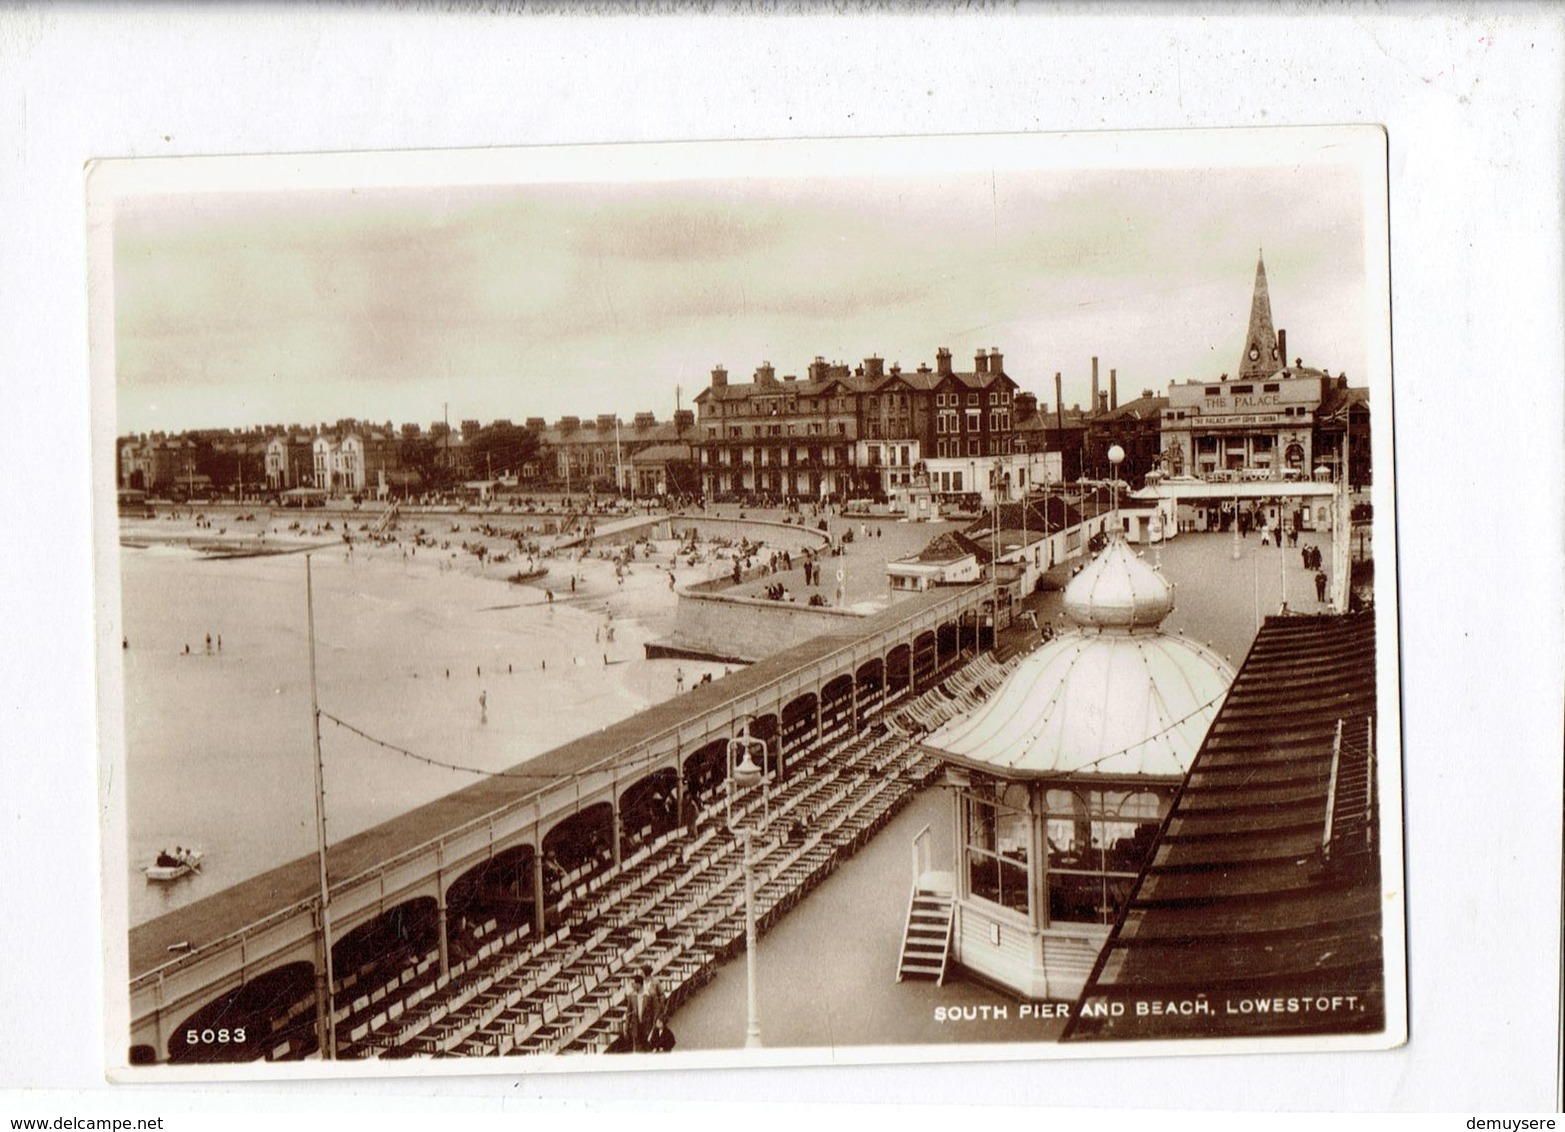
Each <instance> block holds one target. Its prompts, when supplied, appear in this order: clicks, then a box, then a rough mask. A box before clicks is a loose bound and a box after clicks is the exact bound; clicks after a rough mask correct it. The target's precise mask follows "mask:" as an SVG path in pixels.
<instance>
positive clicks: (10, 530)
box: [0, 4, 1565, 1127]
mask: <svg viewBox="0 0 1565 1132" xmlns="http://www.w3.org/2000/svg"><path fill="white" fill-rule="evenodd" d="M1301 10H1302V9H1287V10H1284V11H1282V12H1281V13H1278V12H1276V11H1274V10H1272V9H1262V8H1259V7H1256V8H1250V7H1242V8H1232V9H1194V8H1189V7H1185V8H1175V7H1171V6H1169V7H1162V6H1154V7H1152V8H1150V9H1143V8H1131V7H1121V8H1112V9H1108V10H1106V11H1104V12H1098V11H1096V10H1094V11H1092V12H1090V13H1089V12H1087V11H1086V10H1080V9H1065V10H1059V9H1049V10H1044V9H1033V8H1029V9H1024V10H1022V11H1020V12H1016V11H1007V12H1004V13H1001V14H990V13H976V14H974V13H965V12H964V13H961V14H944V13H942V14H936V15H927V16H917V17H908V16H900V15H875V16H868V17H841V16H833V15H829V14H823V13H820V12H815V11H812V12H810V13H809V14H808V15H798V14H790V15H783V16H776V17H771V18H766V19H757V18H753V17H738V16H732V15H725V16H720V17H705V18H696V17H681V18H674V17H669V16H650V17H639V18H605V17H602V16H599V17H594V18H571V19H560V18H545V17H539V16H532V15H516V14H511V13H505V14H490V13H488V12H482V13H479V12H457V13H449V12H438V13H437V12H429V11H417V10H413V9H408V10H398V9H382V10H378V11H377V10H348V9H345V8H344V9H328V10H324V11H322V10H316V9H302V8H301V9H293V8H289V9H286V10H284V9H282V8H272V7H267V6H261V5H247V6H238V5H236V6H233V7H232V8H228V7H211V8H198V9H195V10H185V9H183V8H174V7H160V8H149V9H140V8H134V7H127V8H109V7H71V8H62V7H50V8H41V7H30V8H24V9H20V10H8V11H5V12H0V204H3V206H4V207H3V212H0V215H3V218H4V219H3V222H0V407H3V410H4V413H5V418H4V419H5V431H4V439H3V441H0V538H3V539H4V540H5V541H4V545H3V546H0V868H3V870H4V872H3V875H4V876H5V878H6V879H5V881H4V883H3V885H0V903H3V906H0V994H3V999H0V1006H3V1015H0V1118H3V1117H9V1116H14V1115H57V1114H59V1113H62V1112H65V1113H71V1112H75V1113H78V1114H87V1113H89V1112H95V1111H109V1110H124V1109H127V1108H129V1109H134V1110H136V1112H135V1114H136V1115H147V1114H149V1113H152V1112H157V1111H173V1110H175V1109H188V1108H198V1109H199V1108H210V1107H214V1106H215V1107H217V1108H228V1109H243V1110H245V1111H246V1112H248V1113H249V1114H250V1115H251V1117H252V1118H254V1117H255V1116H256V1115H257V1114H264V1113H267V1112H271V1111H274V1110H280V1109H282V1108H284V1107H287V1108H291V1109H294V1110H298V1109H300V1108H303V1109H305V1110H306V1111H309V1110H315V1109H319V1108H323V1107H336V1106H342V1105H348V1104H353V1105H356V1106H363V1105H364V1104H366V1103H369V1104H373V1105H374V1106H376V1107H384V1106H386V1105H388V1104H395V1105H397V1106H398V1107H399V1108H401V1109H402V1110H403V1111H404V1113H407V1112H409V1111H410V1110H411V1108H413V1107H417V1106H419V1105H420V1104H421V1102H425V1101H426V1100H427V1099H428V1098H430V1097H432V1096H434V1095H436V1094H439V1095H441V1096H444V1097H446V1098H452V1099H456V1098H465V1099H467V1100H468V1101H469V1102H471V1103H473V1104H475V1105H476V1108H477V1110H478V1112H480V1113H483V1112H491V1113H492V1112H495V1111H496V1110H497V1107H498V1105H499V1104H500V1103H502V1102H501V1101H500V1100H498V1098H504V1102H503V1103H504V1104H506V1105H508V1106H509V1105H514V1104H516V1103H518V1102H519V1101H521V1100H524V1099H541V1100H546V1101H559V1100H566V1101H571V1100H579V1099H580V1098H585V1097H593V1098H599V1099H602V1100H611V1101H630V1100H651V1101H654V1102H656V1103H660V1104H674V1103H684V1102H689V1101H700V1100H708V1099H742V1100H745V1101H748V1102H752V1103H753V1102H756V1101H769V1100H776V1101H799V1100H805V1099H808V1100H810V1101H817V1102H820V1101H826V1102H849V1101H888V1102H943V1103H950V1104H973V1103H994V1104H1013V1105H1017V1104H1040V1105H1041V1104H1050V1105H1070V1106H1073V1107H1082V1106H1096V1105H1112V1106H1114V1107H1116V1108H1143V1107H1146V1108H1157V1109H1165V1110H1167V1109H1187V1108H1220V1109H1227V1108H1247V1109H1261V1110H1276V1109H1301V1110H1308V1109H1367V1110H1406V1111H1423V1110H1452V1111H1464V1112H1489V1113H1493V1112H1497V1111H1519V1110H1540V1109H1547V1108H1553V1107H1554V1106H1555V1095H1556V1094H1555V1088H1556V1085H1555V1082H1556V1073H1557V1070H1558V1061H1559V1045H1558V1041H1557V1039H1558V1018H1559V1004H1560V998H1559V970H1560V967H1559V942H1560V908H1559V896H1560V878H1561V855H1560V827H1561V799H1562V793H1561V714H1562V703H1561V699H1562V696H1561V689H1562V677H1565V665H1562V659H1561V657H1562V647H1561V646H1562V640H1565V612H1562V609H1565V602H1562V584H1561V583H1562V562H1565V553H1562V551H1565V524H1562V514H1565V500H1562V489H1561V484H1562V477H1561V473H1562V468H1561V464H1562V456H1565V443H1562V441H1565V398H1562V386H1565V365H1562V351H1561V310H1562V306H1561V296H1562V287H1561V242H1560V241H1561V224H1560V220H1561V197H1560V188H1561V183H1560V182H1561V167H1562V146H1561V129H1562V124H1565V119H1562V116H1561V95H1560V92H1561V89H1562V78H1565V75H1562V66H1561V64H1562V30H1565V17H1562V15H1561V14H1560V10H1559V9H1558V8H1548V7H1545V6H1542V5H1538V6H1533V5H1526V6H1510V7H1503V6H1486V5H1475V6H1472V7H1471V8H1464V7H1458V6H1455V5H1446V6H1425V5H1417V6H1415V5H1405V6H1404V5H1398V4H1391V5H1389V6H1383V7H1381V8H1378V9H1374V10H1371V9H1367V8H1359V7H1354V8H1350V9H1343V10H1335V11H1332V12H1330V13H1329V14H1326V15H1318V14H1317V15H1301V14H1298V13H1299V11H1301ZM1347 122H1374V123H1380V124H1383V125H1384V126H1385V127H1386V128H1387V130H1388V131H1389V136H1390V155H1391V156H1390V184H1391V230H1392V240H1393V246H1392V277H1393V305H1394V312H1395V314H1394V324H1393V331H1394V337H1393V348H1394V360H1395V373H1396V378H1395V380H1396V388H1395V412H1396V422H1395V428H1396V436H1395V440H1396V478H1397V487H1398V496H1399V534H1400V540H1401V547H1400V553H1401V560H1400V581H1401V596H1402V655H1403V668H1402V679H1403V696H1404V701H1403V714H1404V758H1405V783H1406V785H1405V803H1406V808H1407V840H1408V862H1409V874H1410V875H1409V886H1408V893H1409V896H1408V905H1407V907H1408V935H1409V940H1410V952H1411V953H1410V980H1411V981H1410V993H1411V998H1412V1003H1411V1005H1412V1023H1411V1024H1412V1038H1411V1042H1410V1044H1409V1045H1408V1046H1407V1047H1406V1048H1404V1049H1401V1050H1397V1051H1393V1052H1390V1053H1378V1054H1352V1055H1350V1054H1330V1055H1327V1054H1317V1055H1308V1056H1304V1055H1297V1056H1287V1057H1281V1056H1247V1057H1242V1058H1150V1059H1138V1060H1135V1061H1128V1062H1127V1061H1096V1062H1082V1063H1076V1062H1068V1063H1053V1064H1048V1065H1044V1066H1037V1065H1025V1064H1024V1065H1010V1066H992V1065H981V1064H971V1063H970V1064H964V1065H961V1066H919V1067H908V1068H903V1067H883V1068H855V1069H841V1068H836V1069H834V1068H820V1069H787V1070H782V1069H777V1070H766V1071H751V1072H738V1071H709V1072H700V1073H683V1074H678V1075H672V1074H664V1073H659V1074H647V1073H636V1074H619V1075H604V1074H591V1075H585V1074H574V1075H568V1076H530V1077H527V1078H525V1079H523V1080H522V1081H521V1083H520V1084H518V1083H517V1082H516V1081H515V1080H514V1079H510V1078H460V1079H452V1080H444V1081H436V1080H433V1079H428V1078H425V1079H417V1080H401V1081H394V1082H376V1083H365V1082H357V1083H347V1082H336V1083H310V1084H305V1083H295V1084H291V1085H289V1086H287V1087H285V1088H279V1087H276V1086H244V1087H240V1086H234V1087H230V1088H226V1089H224V1090H223V1091H221V1092H217V1091H215V1090H212V1089H205V1088H203V1089H199V1090H196V1089H190V1088H185V1089H179V1090H174V1089H158V1090H150V1089H147V1088H143V1087H136V1088H126V1087H116V1088H115V1089H113V1090H112V1091H111V1090H110V1089H109V1087H108V1086H106V1085H104V1084H103V1083H102V1050H103V1048H104V1038H103V1033H102V1021H101V1014H102V1007H101V1004H102V1001H103V997H102V996H103V985H102V979H103V975H102V965H103V964H102V952H101V950H100V947H101V943H100V927H99V901H98V883H99V876H98V872H99V870H98V832H97V830H98V824H97V813H96V801H95V800H96V798H97V797H98V796H99V794H98V792H99V784H98V783H97V781H96V758H95V754H94V751H95V744H96V735H95V722H94V720H95V691H94V684H93V680H94V677H93V672H94V655H95V654H94V650H95V647H96V646H95V637H94V629H93V612H94V599H93V592H92V546H91V539H90V535H91V523H90V515H89V472H90V468H91V458H92V456H91V453H90V450H89V444H88V438H89V429H88V424H89V406H90V398H89V390H88V382H87V376H86V375H87V354H86V334H85V327H86V307H85V283H84V270H85V252H84V241H85V231H84V216H83V201H84V185H83V164H84V162H86V161H87V160H88V159H90V158H94V157H151V156H161V155H186V154H223V153H260V152H289V151H310V152H316V151H333V150H372V149H406V148H419V147H452V146H487V145H519V144H538V143H566V142H621V141H656V140H660V139H671V138H677V139H714V138H729V137H755V138H783V137H808V136H868V135H876V134H895V133H902V134H947V133H966V132H1011V131H1038V130H1048V131H1053V130H1092V129H1104V128H1132V127H1135V128H1153V127H1180V126H1238V125H1246V126H1266V125H1278V124H1338V123H1347ZM1279 222H1285V218H1280V219H1279ZM1383 440H1384V438H1382V437H1377V442H1383ZM7 1087H9V1089H10V1090H12V1091H10V1092H9V1093H8V1092H6V1091H5V1090H6V1089H7ZM23 1088H29V1089H37V1088H43V1089H49V1090H67V1092H64V1093H50V1094H47V1095H44V1096H38V1095H25V1096H24V1095H23V1094H21V1093H19V1092H16V1091H15V1090H19V1089H23ZM445 1103H448V1104H449V1103H450V1101H449V1100H448V1101H446V1102H445ZM24 1105H25V1108H24V1107H23V1106H24ZM571 1111H577V1110H575V1109H572V1110H571ZM535 1118H536V1119H552V1118H551V1117H550V1116H549V1115H547V1114H546V1113H539V1114H536V1117H535ZM561 1118H562V1119H563V1117H561ZM404 1119H412V1118H411V1117H407V1116H405V1117H404ZM523 1119H529V1118H528V1117H523ZM1088 1119H1090V1118H1088ZM171 1126H172V1125H171ZM1452 1126H1453V1127H1456V1126H1459V1125H1458V1123H1457V1122H1452Z"/></svg>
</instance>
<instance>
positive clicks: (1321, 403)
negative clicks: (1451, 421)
mask: <svg viewBox="0 0 1565 1132" xmlns="http://www.w3.org/2000/svg"><path fill="white" fill-rule="evenodd" d="M1287 357H1288V339H1287V331H1285V330H1274V329H1273V325H1272V310H1271V294H1270V288H1269V286H1268V283H1267V279H1266V264H1265V262H1264V260H1262V261H1257V263H1256V267H1255V289H1254V292H1253V295H1252V298H1251V304H1250V322H1249V326H1248V328H1247V330H1246V333H1245V339H1244V346H1243V348H1242V352H1241V355H1240V358H1239V366H1238V369H1237V370H1236V371H1235V372H1236V373H1237V376H1235V377H1230V376H1229V375H1228V374H1223V375H1222V376H1220V377H1219V378H1218V379H1217V380H1215V381H1186V382H1176V383H1174V384H1172V385H1170V386H1169V390H1168V398H1167V404H1166V407H1165V408H1164V409H1163V411H1162V414H1161V422H1160V428H1159V438H1158V448H1159V452H1158V455H1159V467H1158V470H1159V471H1161V472H1162V473H1163V474H1165V475H1168V476H1173V477H1193V478H1196V479H1201V480H1207V481H1216V482H1228V481H1236V482H1245V481H1301V480H1309V479H1314V478H1328V479H1333V480H1334V479H1336V478H1338V474H1339V472H1342V471H1346V472H1347V474H1348V476H1349V478H1350V482H1352V483H1354V484H1355V485H1362V484H1366V483H1368V482H1369V391H1368V390H1367V389H1354V388H1352V387H1350V386H1349V385H1348V381H1347V375H1346V374H1338V375H1337V376H1336V377H1333V376H1332V375H1331V374H1330V373H1328V372H1327V371H1325V370H1323V369H1318V368H1316V367H1313V366H1307V365H1305V364H1304V361H1303V359H1302V358H1295V359H1294V360H1293V362H1292V363H1291V364H1289V362H1288V360H1287ZM1355 449H1356V450H1357V451H1356V452H1355Z"/></svg>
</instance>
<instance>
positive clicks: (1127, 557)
mask: <svg viewBox="0 0 1565 1132" xmlns="http://www.w3.org/2000/svg"><path fill="white" fill-rule="evenodd" d="M1064 604H1065V615H1066V616H1067V617H1069V618H1070V619H1071V620H1072V621H1074V622H1076V624H1078V625H1083V626H1091V627H1093V628H1098V629H1106V628H1115V629H1134V628H1151V627H1155V626H1157V625H1160V624H1162V621H1163V618H1165V617H1167V616H1168V615H1169V614H1170V613H1171V612H1173V609H1174V586H1173V583H1171V582H1170V581H1169V580H1168V579H1167V578H1165V577H1163V575H1162V574H1160V573H1158V572H1157V571H1156V570H1154V569H1153V568H1152V567H1150V566H1148V565H1147V564H1146V563H1145V562H1144V561H1142V560H1141V559H1140V558H1139V557H1137V556H1136V554H1135V552H1134V551H1132V550H1131V549H1130V545H1129V544H1128V543H1127V542H1125V540H1124V539H1123V538H1121V537H1115V538H1111V539H1110V540H1109V544H1108V546H1107V547H1105V548H1104V550H1103V552H1102V553H1101V554H1099V555H1098V556H1097V557H1096V558H1094V559H1092V561H1090V562H1088V563H1087V564H1086V565H1085V566H1083V567H1082V569H1081V572H1080V573H1078V574H1077V575H1076V576H1075V577H1074V578H1072V579H1071V582H1070V585H1068V586H1066V587H1065V603H1064Z"/></svg>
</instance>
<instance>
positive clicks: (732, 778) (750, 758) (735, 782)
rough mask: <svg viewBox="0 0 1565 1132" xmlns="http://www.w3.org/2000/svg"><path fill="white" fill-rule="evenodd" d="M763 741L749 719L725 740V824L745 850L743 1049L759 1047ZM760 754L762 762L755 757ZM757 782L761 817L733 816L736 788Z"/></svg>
mask: <svg viewBox="0 0 1565 1132" xmlns="http://www.w3.org/2000/svg"><path fill="white" fill-rule="evenodd" d="M766 750H767V748H766V741H765V740H764V739H757V738H755V737H753V736H752V735H751V734H750V725H749V724H748V723H746V724H745V726H744V727H743V728H742V729H741V730H740V732H739V734H738V735H736V736H735V737H734V738H732V739H730V740H729V741H728V775H727V777H726V778H725V780H724V782H725V784H726V788H727V789H726V794H725V797H724V819H725V821H726V822H727V824H728V829H729V832H730V833H732V834H733V835H734V836H735V837H737V838H738V839H739V844H740V846H741V848H742V849H743V851H744V967H745V986H746V991H745V1002H746V1007H747V1010H748V1013H747V1015H746V1017H747V1019H748V1025H747V1026H746V1028H745V1036H744V1047H745V1049H760V1048H761V1018H760V1013H759V1011H758V1010H757V1008H756V1001H755V935H756V933H755V854H754V841H755V835H756V834H757V833H760V832H762V831H764V830H765V829H766V827H767V826H768V825H769V824H770V823H771V818H772V797H771V789H770V783H769V780H768V778H767V775H766V771H765V770H764V762H765V759H766ZM757 755H759V756H760V759H761V762H759V763H758V762H757V761H756V756H757ZM756 783H760V784H761V819H760V821H759V822H746V821H745V815H744V813H743V812H741V813H740V814H739V815H738V817H737V818H736V817H735V815H734V795H735V793H737V792H738V791H739V790H748V789H749V788H750V787H752V786H754V785H755V784H756Z"/></svg>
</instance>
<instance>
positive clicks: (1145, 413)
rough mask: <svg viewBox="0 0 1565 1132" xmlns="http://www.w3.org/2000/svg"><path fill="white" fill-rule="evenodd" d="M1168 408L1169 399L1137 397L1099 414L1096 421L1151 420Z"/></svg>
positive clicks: (1095, 418)
mask: <svg viewBox="0 0 1565 1132" xmlns="http://www.w3.org/2000/svg"><path fill="white" fill-rule="evenodd" d="M1166 408H1168V398H1167V397H1137V398H1136V399H1135V400H1134V401H1124V402H1122V403H1120V404H1119V405H1116V406H1115V407H1114V408H1112V409H1109V410H1107V411H1106V412H1102V413H1098V414H1097V415H1096V416H1095V417H1094V418H1093V419H1094V420H1095V421H1123V420H1136V421H1143V420H1150V419H1151V418H1152V417H1155V416H1158V415H1159V414H1160V413H1162V411H1163V410H1164V409H1166Z"/></svg>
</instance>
